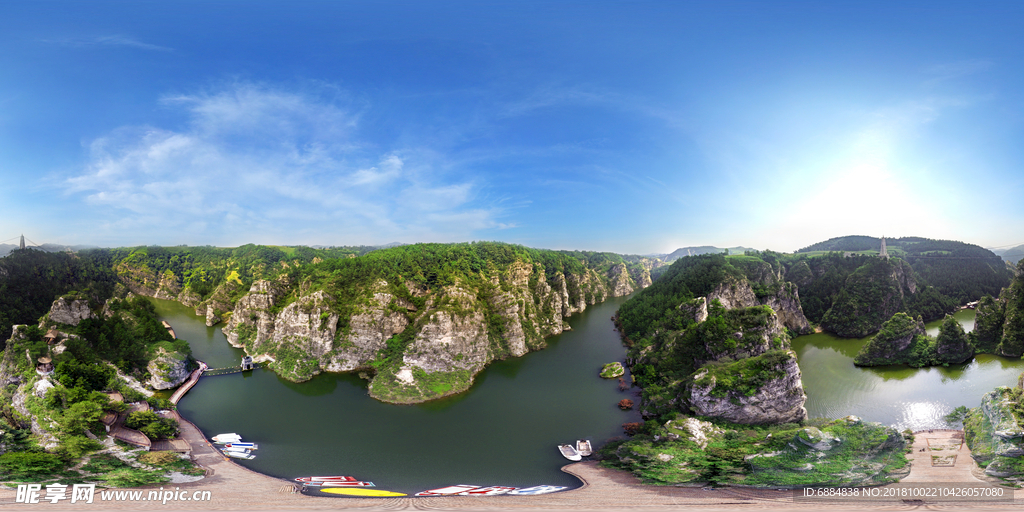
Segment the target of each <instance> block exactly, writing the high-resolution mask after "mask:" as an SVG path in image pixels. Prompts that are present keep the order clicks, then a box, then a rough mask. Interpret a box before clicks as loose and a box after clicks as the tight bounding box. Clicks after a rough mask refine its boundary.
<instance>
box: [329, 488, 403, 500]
mask: <svg viewBox="0 0 1024 512" xmlns="http://www.w3.org/2000/svg"><path fill="white" fill-rule="evenodd" d="M320 492H325V493H328V494H339V495H342V496H361V497H366V498H394V497H398V496H408V494H402V493H400V492H393V491H384V490H381V489H359V488H356V489H343V488H339V487H331V488H329V489H320Z"/></svg>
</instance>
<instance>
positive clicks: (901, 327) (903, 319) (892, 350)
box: [853, 313, 925, 366]
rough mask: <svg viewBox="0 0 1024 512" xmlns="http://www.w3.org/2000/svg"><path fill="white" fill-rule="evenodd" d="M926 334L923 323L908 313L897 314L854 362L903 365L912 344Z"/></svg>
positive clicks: (865, 346)
mask: <svg viewBox="0 0 1024 512" xmlns="http://www.w3.org/2000/svg"><path fill="white" fill-rule="evenodd" d="M924 333H925V328H924V322H923V321H921V320H920V319H917V320H915V319H913V318H911V317H910V315H907V314H906V313H896V314H894V315H893V316H892V318H890V319H889V320H888V321H887V322H886V323H885V324H884V325H883V326H882V329H881V330H880V331H879V332H878V334H876V335H875V336H874V337H873V338H871V340H869V341H868V342H867V343H866V344H865V345H864V346H863V347H861V350H860V352H859V353H858V354H857V357H855V358H854V360H853V362H854V364H857V365H863V366H869V365H870V366H875V365H888V364H901V363H902V362H903V359H905V356H906V353H907V349H908V348H909V347H910V345H911V343H913V342H914V339H915V338H917V337H918V336H923V335H924Z"/></svg>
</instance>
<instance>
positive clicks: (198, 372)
mask: <svg viewBox="0 0 1024 512" xmlns="http://www.w3.org/2000/svg"><path fill="white" fill-rule="evenodd" d="M206 368H207V366H206V363H204V362H202V361H199V368H196V369H195V370H193V371H192V374H191V375H189V376H188V380H186V381H185V382H183V383H182V384H181V385H180V386H178V389H176V390H174V394H173V395H171V399H170V400H171V403H172V404H175V405H177V404H178V400H181V397H183V396H185V393H188V390H190V389H192V386H195V385H196V382H199V377H202V376H203V372H205V371H206Z"/></svg>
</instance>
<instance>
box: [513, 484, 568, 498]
mask: <svg viewBox="0 0 1024 512" xmlns="http://www.w3.org/2000/svg"><path fill="white" fill-rule="evenodd" d="M565 489H568V487H565V486H561V485H537V486H534V487H527V488H525V489H516V490H514V491H509V493H508V494H509V495H510V496H534V495H537V494H547V493H549V492H558V491H563V490H565Z"/></svg>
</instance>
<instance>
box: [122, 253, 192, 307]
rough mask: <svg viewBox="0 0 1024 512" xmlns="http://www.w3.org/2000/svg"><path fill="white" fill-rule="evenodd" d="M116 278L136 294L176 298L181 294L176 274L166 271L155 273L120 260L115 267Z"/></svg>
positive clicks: (168, 298)
mask: <svg viewBox="0 0 1024 512" xmlns="http://www.w3.org/2000/svg"><path fill="white" fill-rule="evenodd" d="M115 270H116V271H117V275H118V278H119V279H120V280H121V282H122V283H123V284H124V285H125V286H127V287H128V289H129V290H131V291H132V292H133V293H135V294H136V295H144V296H146V297H155V298H157V299H167V300H177V299H178V297H179V296H180V295H181V285H180V284H179V283H178V276H175V275H174V273H173V272H170V271H167V272H164V273H163V274H161V275H156V274H155V273H154V272H153V271H151V270H149V269H148V268H139V267H135V266H132V265H130V264H128V263H124V262H121V263H120V264H118V266H117V267H116V268H115Z"/></svg>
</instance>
